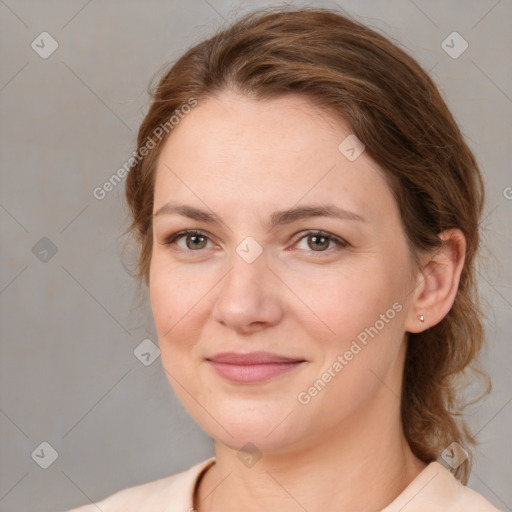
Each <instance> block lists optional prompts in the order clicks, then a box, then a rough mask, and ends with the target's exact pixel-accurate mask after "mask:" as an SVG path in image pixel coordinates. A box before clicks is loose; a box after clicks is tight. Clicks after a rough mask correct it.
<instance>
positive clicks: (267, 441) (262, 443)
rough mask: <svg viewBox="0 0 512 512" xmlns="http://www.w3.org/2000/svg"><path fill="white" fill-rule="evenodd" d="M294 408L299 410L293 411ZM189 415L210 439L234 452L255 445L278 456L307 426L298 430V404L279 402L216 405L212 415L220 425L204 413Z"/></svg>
mask: <svg viewBox="0 0 512 512" xmlns="http://www.w3.org/2000/svg"><path fill="white" fill-rule="evenodd" d="M222 405H224V407H223V406H222ZM294 408H296V409H297V410H296V411H295V412H292V411H293V410H294ZM189 412H190V413H191V414H192V416H193V417H194V419H195V420H196V421H197V422H198V423H199V425H200V426H201V427H202V428H203V430H204V431H205V432H206V433H207V434H208V435H209V436H211V437H212V438H213V439H214V440H215V441H217V442H219V443H222V444H223V445H226V446H228V447H229V448H232V449H233V450H240V449H241V448H242V447H244V446H245V445H246V444H247V443H252V444H253V445H255V446H256V448H257V449H258V450H259V451H261V452H264V453H271V452H275V453H277V452H279V451H282V450H285V449H286V448H287V447H288V446H289V445H291V444H293V443H295V442H297V441H298V440H299V439H300V438H301V437H302V433H303V432H302V430H303V428H304V425H305V423H304V422H303V421H300V425H301V429H300V430H299V428H298V421H297V420H298V418H297V417H296V416H297V413H298V412H300V409H299V408H297V407H296V406H295V404H288V405H283V404H281V403H278V402H274V403H269V402H265V403H264V404H262V403H261V402H259V403H258V402H257V401H254V400H247V399H245V400H240V401H235V400H226V401H225V402H224V404H220V403H219V402H217V406H216V407H215V410H212V411H209V412H210V413H211V415H212V416H213V418H215V419H217V420H218V423H217V422H216V421H215V420H214V419H213V418H212V416H210V415H208V414H207V413H204V411H201V412H199V411H197V410H195V411H189ZM198 412H199V416H198V415H197V414H196V413H198ZM291 412H292V414H290V413H291Z"/></svg>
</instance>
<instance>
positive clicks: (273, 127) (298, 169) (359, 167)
mask: <svg viewBox="0 0 512 512" xmlns="http://www.w3.org/2000/svg"><path fill="white" fill-rule="evenodd" d="M350 135H351V129H350V127H349V125H348V124H347V123H346V122H345V121H344V120H343V119H342V118H340V117H335V116H334V115H332V114H330V113H328V112H327V111H325V110H324V109H321V108H319V107H318V106H315V105H314V104H313V103H311V102H310V101H309V100H308V98H305V97H303V96H300V95H296V94H289V95H286V96H282V97H278V98H274V99H266V100H255V99H249V98H247V97H244V96H240V95H237V94H233V93H223V94H220V95H217V96H214V97H210V98H208V99H207V100H205V101H199V103H198V105H197V106H196V107H195V108H194V109H192V111H191V112H190V113H189V114H187V115H186V116H185V118H184V119H182V120H181V121H180V123H179V124H178V125H177V126H176V127H175V128H174V129H173V131H172V132H171V134H170V136H169V137H168V139H167V141H166V143H165V145H164V147H163V149H162V152H161V154H160V157H159V160H158V165H157V176H156V184H155V209H157V208H158V207H159V206H161V204H162V203H164V202H165V201H168V200H170V199H174V198H175V197H177V196H180V197H181V196H183V199H187V200H189V201H190V202H195V203H196V204H197V203H198V202H199V201H200V200H204V201H205V202H206V203H207V204H209V203H208V201H206V200H207V199H208V200H210V202H214V203H215V202H216V201H217V199H219V203H217V204H220V202H222V203H224V204H225V203H228V204H229V202H230V201H233V202H234V203H237V204H241V203H243V208H244V209H248V208H253V209H255V208H256V209H257V208H265V207H266V205H272V206H277V205H279V206H281V207H283V206H291V205H293V204H295V203H297V202H298V201H301V200H302V199H304V200H306V199H307V202H308V203H309V202H312V201H317V202H322V201H327V200H329V202H333V200H334V201H337V202H339V203H340V206H342V207H343V208H350V209H353V210H364V211H365V212H366V213H368V214H372V212H373V213H374V214H375V215H381V214H382V209H383V208H384V209H393V208H394V205H393V203H394V201H393V198H392V194H391V191H390V189H389V187H388V185H387V182H386V181H385V179H384V175H383V173H382V171H381V170H380V169H379V168H378V166H377V165H376V164H375V162H373V160H371V159H370V158H369V157H368V156H367V155H366V154H365V153H364V152H363V153H362V154H361V155H360V156H359V157H358V158H357V159H356V160H354V161H351V160H349V159H348V158H347V156H346V155H345V154H344V153H343V152H342V151H340V149H339V146H340V144H341V143H343V141H344V140H345V139H346V138H347V137H348V136H350ZM170 194H172V196H173V197H172V198H171V197H169V196H170ZM249 198H251V201H249ZM240 207H242V205H241V206H240ZM379 210H380V213H379Z"/></svg>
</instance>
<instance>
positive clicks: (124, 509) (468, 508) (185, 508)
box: [69, 457, 499, 512]
mask: <svg viewBox="0 0 512 512" xmlns="http://www.w3.org/2000/svg"><path fill="white" fill-rule="evenodd" d="M214 463H215V458H214V457H212V458H210V459H208V460H205V461H203V462H201V463H199V464H196V465H195V466H192V467H191V468H189V469H187V470H186V471H183V472H181V473H176V474H174V475H171V476H167V477H164V478H160V479H158V480H153V481H151V482H147V483H144V484H141V485H136V486H133V487H128V488H126V489H123V490H121V491H118V492H116V493H114V494H112V495H111V496H109V497H108V498H105V499H104V500H102V501H99V502H96V503H95V504H91V505H85V506H83V507H79V508H76V509H73V510H70V511H69V512H98V511H101V512H194V508H193V496H194V491H195V488H196V484H197V481H198V480H199V477H200V476H201V474H202V473H203V472H205V471H206V470H207V469H208V468H209V467H210V466H211V465H212V464H214ZM242 508H243V507H242ZM382 512H499V511H498V509H497V508H495V507H494V506H493V505H491V504H490V503H489V502H488V501H487V500H486V499H485V498H484V497H483V496H481V495H480V494H478V493H477V492H475V491H473V490H471V489H469V488H468V487H465V486H464V485H462V484H461V483H460V482H459V481H458V480H457V479H456V478H455V477H454V476H453V475H452V473H450V471H448V470H447V469H445V468H444V466H442V465H441V464H439V463H438V462H431V463H430V464H429V465H428V466H427V467H426V468H425V469H424V470H423V471H422V472H421V473H420V474H419V475H418V476H417V477H416V478H415V479H414V480H413V481H412V482H411V483H410V484H409V485H408V486H407V487H406V488H405V489H404V490H403V492H402V493H401V494H400V495H399V496H398V497H397V498H396V499H395V500H394V501H393V502H392V503H390V504H389V505H388V506H387V507H386V508H384V509H383V510H382Z"/></svg>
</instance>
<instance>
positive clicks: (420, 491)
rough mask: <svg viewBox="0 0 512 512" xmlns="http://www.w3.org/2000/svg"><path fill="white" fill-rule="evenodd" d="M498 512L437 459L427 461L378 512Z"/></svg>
mask: <svg viewBox="0 0 512 512" xmlns="http://www.w3.org/2000/svg"><path fill="white" fill-rule="evenodd" d="M399 510H402V511H403V512H423V511H426V510H428V511H429V512H437V511H439V512H441V511H442V512H459V511H461V510H464V512H499V510H498V509H497V508H496V507H494V505H492V504H491V503H490V502H489V501H487V500H486V499H485V498H484V497H483V496H482V495H481V494H479V493H477V492H476V491H474V490H472V489H470V488H469V487H466V486H465V485H463V484H461V483H460V481H459V480H457V479H456V478H455V477H454V476H453V474H452V473H451V472H450V471H448V470H447V469H446V468H445V467H444V466H442V465H441V464H439V463H438V462H431V463H430V464H429V465H428V466H427V467H426V468H425V469H424V470H423V471H422V472H421V473H420V474H419V475H418V476H417V477H416V478H415V479H414V480H413V481H412V482H411V483H410V484H409V485H408V486H407V487H406V488H405V490H404V491H403V492H402V493H401V494H400V495H399V496H398V497H397V498H396V499H395V500H394V501H393V503H391V504H390V505H389V506H388V507H386V508H385V509H384V510H383V511H382V512H397V511H399Z"/></svg>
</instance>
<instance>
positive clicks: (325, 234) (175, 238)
mask: <svg viewBox="0 0 512 512" xmlns="http://www.w3.org/2000/svg"><path fill="white" fill-rule="evenodd" d="M187 235H197V236H202V237H205V238H207V239H208V240H210V237H209V236H208V234H207V233H205V232H204V231H199V230H195V229H190V230H184V231H180V232H179V233H174V234H173V235H171V236H170V237H168V238H167V239H166V240H165V241H164V242H163V245H169V246H170V245H173V244H174V243H175V242H177V241H178V240H180V239H181V238H183V237H185V236H187ZM298 235H301V236H298ZM297 236H298V238H297V239H296V240H295V241H294V243H298V242H300V241H301V240H302V239H304V238H307V237H308V236H318V237H322V238H327V239H328V240H330V241H333V242H335V243H336V244H337V247H333V248H331V249H326V250H324V251H313V250H310V251H306V252H311V253H319V254H325V253H329V254H330V253H331V251H332V250H340V249H342V248H345V247H348V246H349V243H348V242H346V241H345V240H343V239H342V238H339V237H338V236H336V235H333V234H331V233H328V232H326V231H322V230H308V231H301V232H300V233H298V234H297ZM294 238H295V237H294ZM210 241H211V240H210ZM179 250H181V251H185V252H189V253H193V252H198V253H200V252H202V251H203V249H198V250H191V249H182V248H181V247H180V248H179Z"/></svg>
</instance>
